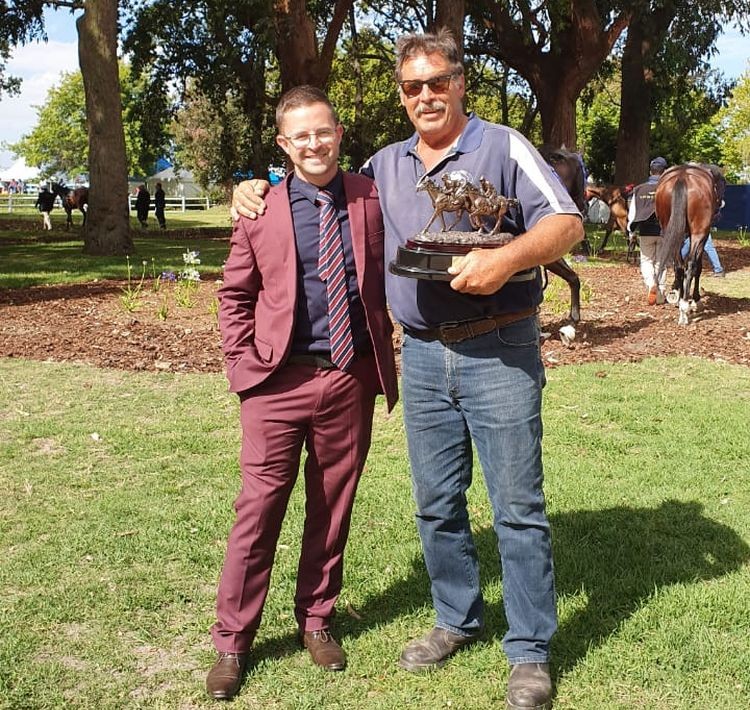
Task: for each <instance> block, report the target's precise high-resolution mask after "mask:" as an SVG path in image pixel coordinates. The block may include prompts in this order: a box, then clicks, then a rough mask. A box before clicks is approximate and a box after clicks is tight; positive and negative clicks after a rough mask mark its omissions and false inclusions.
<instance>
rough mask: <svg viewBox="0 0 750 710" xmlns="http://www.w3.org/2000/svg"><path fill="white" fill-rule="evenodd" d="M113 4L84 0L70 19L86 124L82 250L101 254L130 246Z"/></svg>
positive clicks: (112, 0) (106, 0) (111, 0)
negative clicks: (73, 26) (74, 31)
mask: <svg viewBox="0 0 750 710" xmlns="http://www.w3.org/2000/svg"><path fill="white" fill-rule="evenodd" d="M117 10H118V7H117V0H88V2H86V6H85V10H84V13H83V15H81V17H79V18H78V20H76V28H77V30H78V59H79V62H80V65H81V74H82V76H83V88H84V93H85V95H86V117H87V120H88V126H89V184H90V188H89V205H88V214H87V216H86V226H85V227H84V230H83V240H84V249H83V250H84V252H85V253H87V254H98V255H107V256H114V255H120V254H129V253H132V252H133V251H134V249H133V240H132V239H131V237H130V223H129V218H128V170H127V163H126V157H125V135H124V132H123V127H122V103H121V101H120V79H119V75H118V67H117Z"/></svg>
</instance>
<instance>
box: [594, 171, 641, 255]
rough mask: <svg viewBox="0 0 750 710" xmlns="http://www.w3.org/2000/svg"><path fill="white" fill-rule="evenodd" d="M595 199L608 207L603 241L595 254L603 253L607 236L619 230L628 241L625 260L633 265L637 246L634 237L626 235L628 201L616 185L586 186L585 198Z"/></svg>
mask: <svg viewBox="0 0 750 710" xmlns="http://www.w3.org/2000/svg"><path fill="white" fill-rule="evenodd" d="M592 197H596V198H597V199H599V200H601V201H602V202H603V203H604V204H605V205H607V207H609V221H608V222H607V227H606V231H605V232H604V239H602V243H601V244H600V245H599V247H598V249H597V250H596V253H597V254H601V253H602V252H603V251H604V247H606V246H607V241H608V240H609V235H610V234H612V232H613V231H614V230H615V229H619V230H620V231H621V232H622V233H623V234H624V235H625V236H626V238H627V240H628V253H627V257H626V260H627V261H628V262H630V261H631V259H632V261H633V263H635V248H636V246H637V241H636V237H635V235H634V236H632V237H631V236H630V235H629V234H628V200H627V197H626V196H625V193H624V191H623V189H622V188H621V187H618V186H617V185H588V186H587V187H586V198H587V199H589V200H590V199H591V198H592Z"/></svg>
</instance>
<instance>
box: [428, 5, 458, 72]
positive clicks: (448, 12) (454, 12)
mask: <svg viewBox="0 0 750 710" xmlns="http://www.w3.org/2000/svg"><path fill="white" fill-rule="evenodd" d="M465 18H466V0H437V10H436V12H435V27H433V28H431V29H433V30H434V29H439V28H441V27H445V28H447V29H449V30H450V31H451V33H452V34H453V37H454V38H455V40H456V44H457V45H458V49H459V51H460V53H461V59H462V60H463V54H464V20H465Z"/></svg>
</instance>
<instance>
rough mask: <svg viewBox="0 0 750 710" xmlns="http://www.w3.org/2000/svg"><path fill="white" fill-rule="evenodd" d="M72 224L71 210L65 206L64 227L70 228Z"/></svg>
mask: <svg viewBox="0 0 750 710" xmlns="http://www.w3.org/2000/svg"><path fill="white" fill-rule="evenodd" d="M72 226H73V210H69V209H68V208H67V207H66V208H65V229H66V230H67V229H70V228H71V227H72Z"/></svg>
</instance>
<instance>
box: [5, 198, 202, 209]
mask: <svg viewBox="0 0 750 710" xmlns="http://www.w3.org/2000/svg"><path fill="white" fill-rule="evenodd" d="M35 203H36V195H0V212H10V213H12V212H13V211H14V210H15V211H18V210H28V209H33V208H34V204H35ZM214 204H215V203H214V202H212V201H211V199H210V198H208V197H167V199H166V209H167V210H172V211H179V212H187V210H207V209H209V208H210V207H213V206H214ZM55 206H56V207H61V206H62V203H61V202H60V198H59V197H58V198H56V199H55ZM128 209H129V210H130V211H131V212H133V211H134V210H135V197H134V196H133V195H128ZM150 209H151V212H153V211H154V201H153V200H151V208H150Z"/></svg>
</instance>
